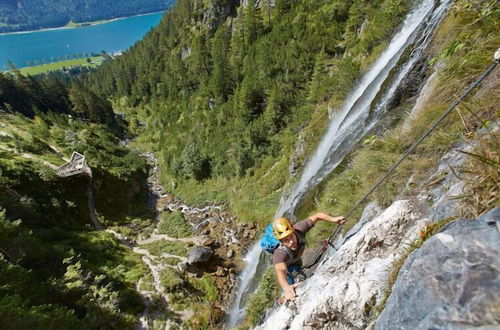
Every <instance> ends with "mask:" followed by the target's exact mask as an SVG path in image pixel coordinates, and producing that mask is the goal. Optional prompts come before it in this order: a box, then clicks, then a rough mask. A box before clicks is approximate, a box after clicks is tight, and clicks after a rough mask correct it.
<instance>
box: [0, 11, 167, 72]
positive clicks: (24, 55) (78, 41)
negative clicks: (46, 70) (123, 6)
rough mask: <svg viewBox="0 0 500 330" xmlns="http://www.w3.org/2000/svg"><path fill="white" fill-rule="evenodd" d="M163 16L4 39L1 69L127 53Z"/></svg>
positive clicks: (0, 51) (0, 48) (0, 45)
mask: <svg viewBox="0 0 500 330" xmlns="http://www.w3.org/2000/svg"><path fill="white" fill-rule="evenodd" d="M162 16H163V12H162V13H154V14H148V15H141V16H133V17H128V18H123V19H117V20H113V21H110V22H107V23H103V24H98V25H93V26H86V27H81V28H69V29H54V30H41V31H34V32H26V33H12V34H2V35H0V69H2V70H7V69H8V68H9V67H8V64H7V63H8V61H9V60H11V61H12V62H13V63H14V65H15V66H16V67H17V68H22V67H25V66H31V65H35V64H42V63H49V62H55V61H60V60H64V59H68V58H74V57H75V56H76V57H83V56H85V55H90V54H91V53H100V52H101V51H102V50H104V51H106V52H107V53H108V54H113V53H115V52H118V51H124V50H126V49H128V48H129V47H130V46H132V45H133V44H134V43H135V42H137V41H138V40H140V39H142V38H143V37H144V35H145V34H146V33H147V32H148V31H149V30H151V28H152V27H154V26H156V25H158V23H160V20H161V18H162Z"/></svg>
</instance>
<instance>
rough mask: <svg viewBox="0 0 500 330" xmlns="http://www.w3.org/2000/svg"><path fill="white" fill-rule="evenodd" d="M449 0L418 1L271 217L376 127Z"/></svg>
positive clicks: (253, 263)
mask: <svg viewBox="0 0 500 330" xmlns="http://www.w3.org/2000/svg"><path fill="white" fill-rule="evenodd" d="M451 1H452V0H445V1H441V3H440V4H439V6H437V8H435V3H434V1H433V0H423V1H421V2H419V3H418V5H417V6H416V7H415V8H413V9H412V10H411V11H410V13H409V14H408V15H407V17H406V19H405V21H404V23H403V25H402V27H401V29H400V31H399V32H398V33H397V34H396V35H395V36H394V37H393V39H392V40H391V42H390V44H389V46H388V47H387V49H386V50H385V51H384V52H383V53H382V54H381V55H380V57H379V58H378V59H377V61H376V62H375V63H374V64H373V65H372V66H371V67H370V69H369V70H368V72H367V73H366V74H365V75H364V76H363V77H362V79H361V80H360V82H359V83H358V85H357V86H356V88H355V89H354V90H353V92H352V93H351V94H350V96H349V97H348V98H347V99H346V102H345V104H344V105H343V106H342V108H340V109H339V110H338V111H336V112H335V113H334V114H333V116H332V118H331V120H330V123H329V125H328V128H327V131H326V133H325V135H324V137H323V139H322V140H321V142H320V144H319V146H318V148H317V150H316V152H315V153H314V155H313V156H312V157H311V158H310V160H309V161H308V163H307V164H306V166H305V168H304V171H303V173H302V175H301V178H300V180H299V181H298V183H297V184H295V185H294V186H293V188H292V190H291V193H286V194H284V195H283V196H282V199H281V203H280V207H279V209H278V211H277V213H276V217H279V216H282V215H283V214H285V213H287V215H288V214H290V215H292V214H293V212H294V211H295V209H296V208H297V206H298V205H299V203H300V201H301V200H302V198H303V197H304V195H305V194H306V193H307V191H308V190H309V189H310V188H311V187H313V186H315V185H317V184H319V183H320V182H321V181H322V180H323V179H324V178H325V177H326V176H327V175H328V174H329V173H331V171H332V170H334V169H335V167H336V166H337V165H338V164H340V162H342V160H343V159H344V158H345V156H346V155H347V154H348V153H349V151H350V150H351V148H352V147H353V146H354V145H355V144H356V143H358V142H359V141H360V139H361V138H362V137H363V136H364V135H365V134H366V133H367V132H368V131H370V130H371V129H372V128H373V127H374V126H375V125H376V123H377V121H378V119H380V117H381V115H382V114H383V113H384V112H385V111H386V108H387V105H388V104H389V103H390V100H391V98H392V97H393V94H394V92H395V91H396V89H397V88H398V86H400V84H401V82H402V81H403V80H404V78H405V77H406V75H407V74H408V73H409V72H410V70H411V69H412V67H413V66H414V64H415V63H416V62H417V60H418V59H419V58H420V57H421V55H422V52H423V50H424V49H425V48H426V46H427V45H428V42H429V40H430V35H431V34H432V32H433V31H434V28H435V27H436V25H437V24H438V23H439V22H440V20H441V18H442V17H443V14H444V13H445V12H446V10H447V8H448V7H449V4H450V2H451ZM433 9H434V10H433ZM417 37H418V39H417ZM413 43H414V44H415V45H414V49H413V51H412V53H411V55H410V57H409V59H408V60H407V61H406V62H405V63H404V64H402V65H401V66H400V68H399V70H398V72H397V73H396V74H395V75H394V78H393V79H391V83H390V84H389V87H388V88H387V89H385V92H384V94H383V95H382V97H381V98H380V102H378V103H377V104H375V105H373V104H372V103H373V101H374V100H375V98H376V96H377V94H378V93H379V92H380V89H381V86H382V84H383V83H384V81H385V80H386V79H387V78H388V76H389V74H390V72H391V71H392V70H393V69H394V68H395V66H396V64H397V63H398V61H399V59H400V57H401V55H402V54H403V52H404V51H405V50H406V48H407V47H408V46H409V45H411V44H413ZM260 254H261V253H260V249H259V247H258V245H256V246H254V247H253V248H252V250H251V252H249V253H248V254H247V256H246V257H245V262H246V266H245V269H244V271H243V272H242V275H241V276H240V285H239V287H238V292H237V295H236V299H235V302H234V306H233V308H232V309H231V312H230V317H229V319H230V322H229V323H228V326H229V327H233V326H235V325H237V324H238V323H240V322H241V320H242V318H243V316H244V315H243V314H244V307H241V306H242V305H244V301H243V300H242V297H243V293H244V292H245V293H248V292H249V291H250V290H249V286H248V284H249V282H250V280H249V279H254V281H255V278H259V279H260V275H261V274H256V273H255V270H256V269H258V268H259V267H258V263H259V260H260V259H261V258H260ZM247 260H248V261H247Z"/></svg>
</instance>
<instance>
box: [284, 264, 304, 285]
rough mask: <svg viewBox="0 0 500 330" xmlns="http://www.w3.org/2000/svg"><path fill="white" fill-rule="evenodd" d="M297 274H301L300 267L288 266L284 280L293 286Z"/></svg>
mask: <svg viewBox="0 0 500 330" xmlns="http://www.w3.org/2000/svg"><path fill="white" fill-rule="evenodd" d="M297 274H303V272H302V267H301V266H300V265H292V266H288V268H287V273H286V280H287V281H288V284H290V285H292V284H295V278H296V275H297Z"/></svg>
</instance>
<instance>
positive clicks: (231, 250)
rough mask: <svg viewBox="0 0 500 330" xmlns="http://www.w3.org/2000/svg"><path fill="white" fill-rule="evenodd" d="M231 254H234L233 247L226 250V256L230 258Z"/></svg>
mask: <svg viewBox="0 0 500 330" xmlns="http://www.w3.org/2000/svg"><path fill="white" fill-rule="evenodd" d="M233 256H234V250H233V249H229V251H227V253H226V257H228V258H232V257H233Z"/></svg>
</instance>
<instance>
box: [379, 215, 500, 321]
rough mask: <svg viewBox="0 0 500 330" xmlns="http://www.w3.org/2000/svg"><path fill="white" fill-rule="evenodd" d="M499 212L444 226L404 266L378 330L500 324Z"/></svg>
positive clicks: (381, 317) (383, 312) (380, 319)
mask: <svg viewBox="0 0 500 330" xmlns="http://www.w3.org/2000/svg"><path fill="white" fill-rule="evenodd" d="M499 229H500V208H496V209H493V210H492V211H490V212H489V213H487V214H486V215H484V216H482V217H481V218H478V219H477V220H472V221H471V220H460V221H455V222H452V223H450V224H449V225H447V226H445V227H444V228H443V229H442V230H441V231H440V232H439V233H437V234H436V235H434V236H433V237H431V238H430V239H429V240H427V241H426V242H425V243H424V244H423V246H422V247H421V248H420V249H418V250H417V251H415V252H414V253H412V254H411V255H410V256H409V257H408V259H407V260H406V262H405V264H404V265H403V267H402V268H401V270H400V272H399V275H398V279H397V280H396V283H395V284H394V286H393V288H392V294H391V296H390V297H389V299H388V300H387V303H386V305H385V308H384V310H383V311H382V313H381V315H380V316H379V318H378V319H377V322H376V325H375V329H384V330H385V329H431V328H432V329H452V328H453V329H456V328H461V329H462V328H478V327H481V328H482V327H488V328H493V327H495V328H497V327H499V326H500V304H499V302H500V281H499V274H500V258H499V256H500V232H499Z"/></svg>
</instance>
